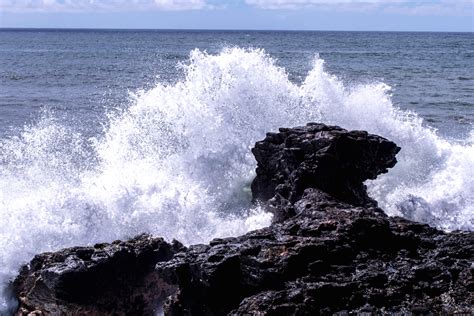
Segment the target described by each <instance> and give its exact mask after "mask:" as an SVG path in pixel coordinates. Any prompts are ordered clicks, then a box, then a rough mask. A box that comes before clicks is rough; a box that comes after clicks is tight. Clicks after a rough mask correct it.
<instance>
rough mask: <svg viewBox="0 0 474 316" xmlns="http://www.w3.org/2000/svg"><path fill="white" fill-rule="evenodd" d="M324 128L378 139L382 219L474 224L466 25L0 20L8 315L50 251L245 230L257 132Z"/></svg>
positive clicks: (471, 73) (471, 75) (471, 80)
mask: <svg viewBox="0 0 474 316" xmlns="http://www.w3.org/2000/svg"><path fill="white" fill-rule="evenodd" d="M307 122H322V123H326V124H332V125H340V126H341V127H344V128H346V129H361V130H367V131H369V132H370V133H374V134H379V135H381V136H384V137H386V138H388V139H390V140H392V141H394V142H396V143H397V144H398V145H399V146H400V147H401V148H402V150H401V152H400V153H399V154H398V157H397V158H398V161H399V162H398V164H397V165H396V166H395V167H394V168H393V169H391V170H390V171H389V172H388V173H387V174H385V175H382V176H380V177H379V178H378V179H376V180H373V181H368V182H367V183H366V184H367V186H368V189H369V193H370V195H371V197H373V198H374V199H376V200H377V201H378V202H379V206H380V207H382V208H383V209H384V210H385V211H386V212H387V213H388V214H389V215H397V216H404V217H406V218H409V219H413V220H417V221H421V222H425V223H428V224H431V225H433V226H436V227H438V228H440V229H444V230H446V231H452V230H457V229H464V230H473V229H474V206H473V205H474V181H473V179H474V171H473V170H474V147H473V144H474V129H473V123H474V34H473V33H397V32H294V31H292V32H283V31H282V32H275V31H173V30H166V31H164V30H161V31H158V30H53V29H47V30H43V29H22V30H14V29H0V227H1V229H0V292H1V293H0V313H2V312H4V313H7V311H8V310H11V308H13V307H14V305H15V302H14V301H12V299H11V296H10V295H9V292H8V287H7V284H8V282H9V281H11V280H12V279H13V278H14V277H15V275H16V274H17V271H18V269H19V268H20V266H21V265H22V264H24V263H26V262H28V261H29V260H31V258H32V257H33V256H34V255H35V254H37V253H40V252H44V251H53V250H57V249H60V248H64V247H68V246H78V245H90V244H94V243H96V242H110V241H112V240H115V239H124V238H128V237H132V236H134V235H136V234H138V233H141V232H150V233H152V234H154V235H157V236H163V237H165V238H166V239H169V240H171V239H173V238H176V239H178V240H180V241H182V242H183V243H185V244H195V243H205V242H208V241H209V240H211V239H212V238H214V237H223V236H232V235H238V234H243V233H245V232H247V231H249V230H253V229H256V228H259V227H263V226H266V225H268V224H269V223H270V221H271V215H269V214H268V213H266V212H265V211H264V210H263V209H262V208H260V207H258V206H255V205H252V204H251V203H250V198H251V197H250V193H249V184H250V182H251V180H252V178H253V176H254V169H255V167H256V166H255V161H254V159H253V156H252V155H251V153H250V149H251V148H252V146H253V144H254V143H255V142H256V141H258V140H261V139H263V138H264V136H265V133H266V132H271V131H276V130H277V129H278V127H291V126H296V125H303V124H305V123H307Z"/></svg>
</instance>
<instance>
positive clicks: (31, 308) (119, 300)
mask: <svg viewBox="0 0 474 316" xmlns="http://www.w3.org/2000/svg"><path fill="white" fill-rule="evenodd" d="M183 249H184V247H183V246H182V245H181V244H179V243H178V242H174V243H173V244H168V243H166V242H165V241H163V239H161V238H152V237H151V236H150V235H146V234H143V235H140V236H137V237H135V238H133V239H131V240H129V241H126V242H122V241H116V242H113V243H112V244H97V245H95V246H93V247H75V248H69V249H64V250H62V251H58V252H55V253H43V254H40V255H37V256H36V257H35V258H34V259H33V260H32V261H31V262H30V264H29V265H26V266H24V267H23V268H22V270H21V271H20V274H19V276H18V277H17V278H16V280H15V282H14V284H13V288H14V290H15V292H16V293H17V295H18V298H19V302H20V308H19V310H18V313H17V314H19V315H27V314H30V313H33V314H35V313H40V314H41V315H43V314H48V315H49V314H52V315H64V314H75V315H77V314H81V315H86V314H87V315H89V314H93V315H105V314H110V315H122V314H128V315H139V314H151V313H153V312H154V311H155V310H156V309H157V307H158V306H159V302H160V301H162V300H163V298H164V297H166V295H169V293H171V292H173V291H175V289H174V288H171V287H170V285H169V284H166V283H163V282H162V281H161V280H160V278H159V277H158V276H157V275H156V274H155V273H154V272H153V268H154V266H155V264H156V263H157V262H159V261H166V260H169V259H170V258H171V257H172V255H173V254H174V253H175V252H176V251H181V250H183Z"/></svg>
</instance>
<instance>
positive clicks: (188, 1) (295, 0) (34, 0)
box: [0, 0, 474, 16]
mask: <svg viewBox="0 0 474 316" xmlns="http://www.w3.org/2000/svg"><path fill="white" fill-rule="evenodd" d="M226 7H234V8H235V7H249V8H255V9H260V10H304V9H315V10H321V11H342V12H344V11H350V12H380V13H391V14H404V15H449V16H458V15H461V16H474V0H0V11H2V12H129V11H182V10H203V9H215V8H220V9H225V8H226Z"/></svg>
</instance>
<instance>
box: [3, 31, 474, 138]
mask: <svg viewBox="0 0 474 316" xmlns="http://www.w3.org/2000/svg"><path fill="white" fill-rule="evenodd" d="M228 46H239V47H254V48H263V49H265V51H266V52H267V53H268V54H270V55H271V56H272V57H274V58H276V59H277V64H278V65H280V66H281V67H284V68H285V69H286V71H287V72H288V73H289V77H290V79H291V80H293V81H294V82H299V81H301V80H302V78H304V77H305V76H306V74H307V72H308V71H309V70H310V69H311V67H312V63H311V62H312V60H313V58H314V56H315V54H319V55H320V57H321V58H322V59H324V60H325V61H326V69H327V70H328V71H329V72H330V73H332V74H334V75H337V76H338V77H340V78H341V79H342V80H343V81H344V82H346V84H348V85H351V84H359V83H368V82H374V81H381V82H384V83H387V84H388V85H390V86H391V87H392V93H393V102H394V104H395V105H396V106H399V107H400V108H402V109H410V110H413V111H415V112H417V113H419V114H420V115H421V116H422V117H423V118H424V119H425V123H426V124H427V125H429V126H432V127H434V128H437V129H438V130H439V132H440V133H441V134H443V135H446V136H450V137H454V138H464V137H466V136H467V135H468V134H469V132H470V131H471V129H472V126H473V122H474V75H473V74H474V35H473V34H472V33H396V32H273V31H271V32H258V31H252V32H249V31H246V32H241V31H135V30H133V31H132V30H129V31H123V30H120V31H119V30H5V29H4V30H0V136H1V135H5V134H11V133H10V131H11V129H15V128H18V127H20V126H23V125H24V124H25V123H28V122H31V121H32V120H33V119H34V118H35V117H37V116H38V113H39V112H40V111H41V109H42V108H49V109H54V110H55V111H56V113H57V115H61V116H64V117H65V119H68V120H70V121H71V124H74V125H75V126H77V128H78V129H81V130H82V131H83V132H85V133H88V134H91V135H93V134H94V133H96V132H97V131H98V128H99V125H100V122H102V121H103V118H102V116H103V113H104V108H106V107H109V108H110V107H122V106H124V104H127V103H128V93H129V92H130V91H136V90H137V89H148V88H150V87H152V86H153V85H154V83H155V82H156V81H157V80H159V81H167V82H175V81H176V80H179V79H180V78H181V76H182V71H180V70H179V69H178V68H177V67H176V66H177V64H178V63H179V62H185V61H186V60H187V59H188V57H189V52H190V51H191V50H192V49H194V48H199V49H201V50H206V51H207V52H209V53H217V52H219V51H220V50H221V49H222V48H223V47H228ZM84 120H86V121H88V124H86V125H82V124H81V123H77V121H79V122H84ZM73 122H76V123H73Z"/></svg>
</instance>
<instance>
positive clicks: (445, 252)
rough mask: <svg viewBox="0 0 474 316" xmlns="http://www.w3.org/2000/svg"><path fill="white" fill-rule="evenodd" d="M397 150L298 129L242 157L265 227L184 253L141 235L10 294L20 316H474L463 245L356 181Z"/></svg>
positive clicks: (62, 263)
mask: <svg viewBox="0 0 474 316" xmlns="http://www.w3.org/2000/svg"><path fill="white" fill-rule="evenodd" d="M399 150H400V149H399V148H398V147H397V146H396V145H395V144H394V143H392V142H390V141H388V140H386V139H384V138H382V137H378V136H375V135H370V134H367V133H366V132H361V131H352V132H348V131H346V130H343V129H341V128H339V127H331V126H326V125H322V124H309V125H308V126H305V127H297V128H293V129H281V130H280V132H279V133H272V134H268V135H267V137H266V138H265V140H263V141H261V142H258V143H257V144H256V145H255V148H254V149H253V150H252V152H253V153H254V155H255V157H256V159H257V162H258V167H257V176H256V178H255V180H254V182H253V183H252V193H253V197H254V200H255V201H256V202H258V203H262V204H263V205H265V206H266V207H267V208H268V209H269V210H270V211H271V212H273V213H274V214H275V217H274V219H275V220H274V223H273V224H272V225H271V226H270V227H267V228H263V229H260V230H256V231H253V232H250V233H248V234H246V235H243V236H240V237H233V238H225V239H215V240H213V241H211V242H210V243H209V244H208V245H193V246H190V247H189V248H185V247H183V246H182V245H181V244H179V243H178V242H174V243H172V244H169V243H166V242H164V241H163V240H162V239H160V238H152V237H151V236H148V235H142V236H139V237H136V238H135V239H132V240H130V241H128V242H115V243H112V244H102V245H97V246H95V247H81V248H70V249H66V250H63V251H59V252H57V253H46V254H41V255H38V256H36V257H35V259H33V260H32V262H31V263H30V264H29V265H28V266H25V267H24V268H23V269H22V271H21V272H20V275H19V276H18V278H17V279H16V280H15V282H14V284H13V289H14V290H15V292H16V293H17V295H18V298H19V303H20V304H19V310H18V314H28V313H30V312H36V313H45V314H66V313H67V314H122V315H125V314H128V315H137V314H143V315H149V314H153V313H156V311H157V308H158V306H159V305H160V302H161V303H163V304H164V305H163V309H164V312H165V314H168V315H223V314H232V315H243V314H247V315H248V314H250V315H256V314H257V315H290V314H291V315H293V314H295V315H317V314H333V313H341V314H348V313H388V314H391V313H403V314H430V313H432V314H433V313H434V314H439V313H464V314H471V313H473V312H474V310H473V305H474V280H473V273H474V263H473V262H474V233H472V232H452V233H445V232H441V231H439V230H436V229H434V228H431V227H429V226H428V225H424V224H419V223H415V222H412V221H408V220H405V219H402V218H398V217H388V216H386V215H385V214H384V212H383V211H382V210H381V209H379V208H378V207H377V203H376V202H375V201H373V200H372V199H370V198H369V197H368V195H367V192H366V190H365V186H364V184H363V181H364V180H366V179H374V178H375V177H376V176H377V175H378V174H380V173H384V172H386V171H387V169H388V168H391V167H393V166H394V165H395V163H396V159H395V155H396V153H397V152H398V151H399Z"/></svg>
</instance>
